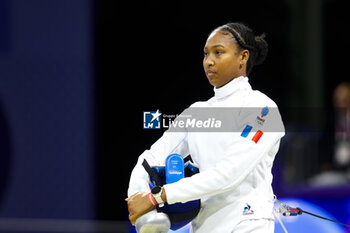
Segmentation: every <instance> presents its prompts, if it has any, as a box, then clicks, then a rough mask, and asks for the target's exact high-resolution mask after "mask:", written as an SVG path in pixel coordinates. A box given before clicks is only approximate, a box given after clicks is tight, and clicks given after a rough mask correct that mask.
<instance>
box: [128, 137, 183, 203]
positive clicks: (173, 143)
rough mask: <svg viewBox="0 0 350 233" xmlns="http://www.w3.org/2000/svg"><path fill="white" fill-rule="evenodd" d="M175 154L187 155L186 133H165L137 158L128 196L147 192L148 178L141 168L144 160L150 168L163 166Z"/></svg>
mask: <svg viewBox="0 0 350 233" xmlns="http://www.w3.org/2000/svg"><path fill="white" fill-rule="evenodd" d="M173 153H177V154H179V155H181V156H183V157H185V156H186V155H188V146H187V133H186V132H168V131H167V132H165V133H164V134H163V136H162V137H161V138H159V139H158V140H157V141H156V142H155V143H154V144H153V145H152V146H151V148H150V149H149V150H146V151H144V152H143V153H142V154H141V155H140V156H139V158H138V160H137V164H136V166H135V167H134V169H133V171H132V173H131V177H130V181H129V188H128V196H131V195H133V194H134V193H136V192H138V191H145V192H148V191H149V190H150V188H149V177H148V174H147V172H146V171H145V169H144V168H143V166H142V162H143V160H144V159H146V160H147V162H148V163H149V164H150V166H164V164H165V159H166V157H167V156H168V155H170V154H173Z"/></svg>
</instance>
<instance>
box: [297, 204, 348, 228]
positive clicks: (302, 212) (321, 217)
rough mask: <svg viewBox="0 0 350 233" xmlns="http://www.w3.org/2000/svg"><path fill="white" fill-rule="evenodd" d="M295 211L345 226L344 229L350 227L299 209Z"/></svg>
mask: <svg viewBox="0 0 350 233" xmlns="http://www.w3.org/2000/svg"><path fill="white" fill-rule="evenodd" d="M297 209H299V211H300V212H302V213H305V214H309V215H312V216H314V217H317V218H321V219H324V220H327V221H331V222H334V223H338V224H340V225H343V226H346V227H350V225H347V224H344V223H341V222H338V221H335V220H332V219H329V218H325V217H322V216H319V215H317V214H313V213H310V212H307V211H305V210H302V209H300V208H297Z"/></svg>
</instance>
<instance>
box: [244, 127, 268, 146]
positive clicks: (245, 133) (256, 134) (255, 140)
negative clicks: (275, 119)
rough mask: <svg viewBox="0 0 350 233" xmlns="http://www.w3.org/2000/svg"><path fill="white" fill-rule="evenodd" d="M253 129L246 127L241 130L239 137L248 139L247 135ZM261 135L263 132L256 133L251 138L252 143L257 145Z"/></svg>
mask: <svg viewBox="0 0 350 233" xmlns="http://www.w3.org/2000/svg"><path fill="white" fill-rule="evenodd" d="M252 129H253V127H252V126H250V125H246V127H245V128H244V129H243V131H242V133H241V136H242V137H244V138H246V137H248V135H249V133H250V132H251V131H252ZM262 135H263V132H262V131H261V130H258V131H256V133H255V134H254V136H253V137H252V141H253V142H255V143H258V141H259V140H260V138H261V136H262Z"/></svg>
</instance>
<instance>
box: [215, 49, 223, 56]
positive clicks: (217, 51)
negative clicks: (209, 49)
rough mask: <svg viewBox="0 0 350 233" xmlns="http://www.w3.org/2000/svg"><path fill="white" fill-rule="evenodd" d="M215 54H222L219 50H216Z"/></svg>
mask: <svg viewBox="0 0 350 233" xmlns="http://www.w3.org/2000/svg"><path fill="white" fill-rule="evenodd" d="M215 54H216V55H220V54H223V52H222V51H221V50H216V52H215Z"/></svg>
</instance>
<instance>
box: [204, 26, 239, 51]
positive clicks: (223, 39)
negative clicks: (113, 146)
mask: <svg viewBox="0 0 350 233" xmlns="http://www.w3.org/2000/svg"><path fill="white" fill-rule="evenodd" d="M219 44H220V45H223V46H225V47H230V46H234V47H236V40H235V39H234V37H233V36H232V35H231V33H229V32H227V31H218V30H215V31H213V32H212V33H211V34H210V35H209V37H208V39H207V42H206V43H205V48H210V47H213V46H215V45H219Z"/></svg>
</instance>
